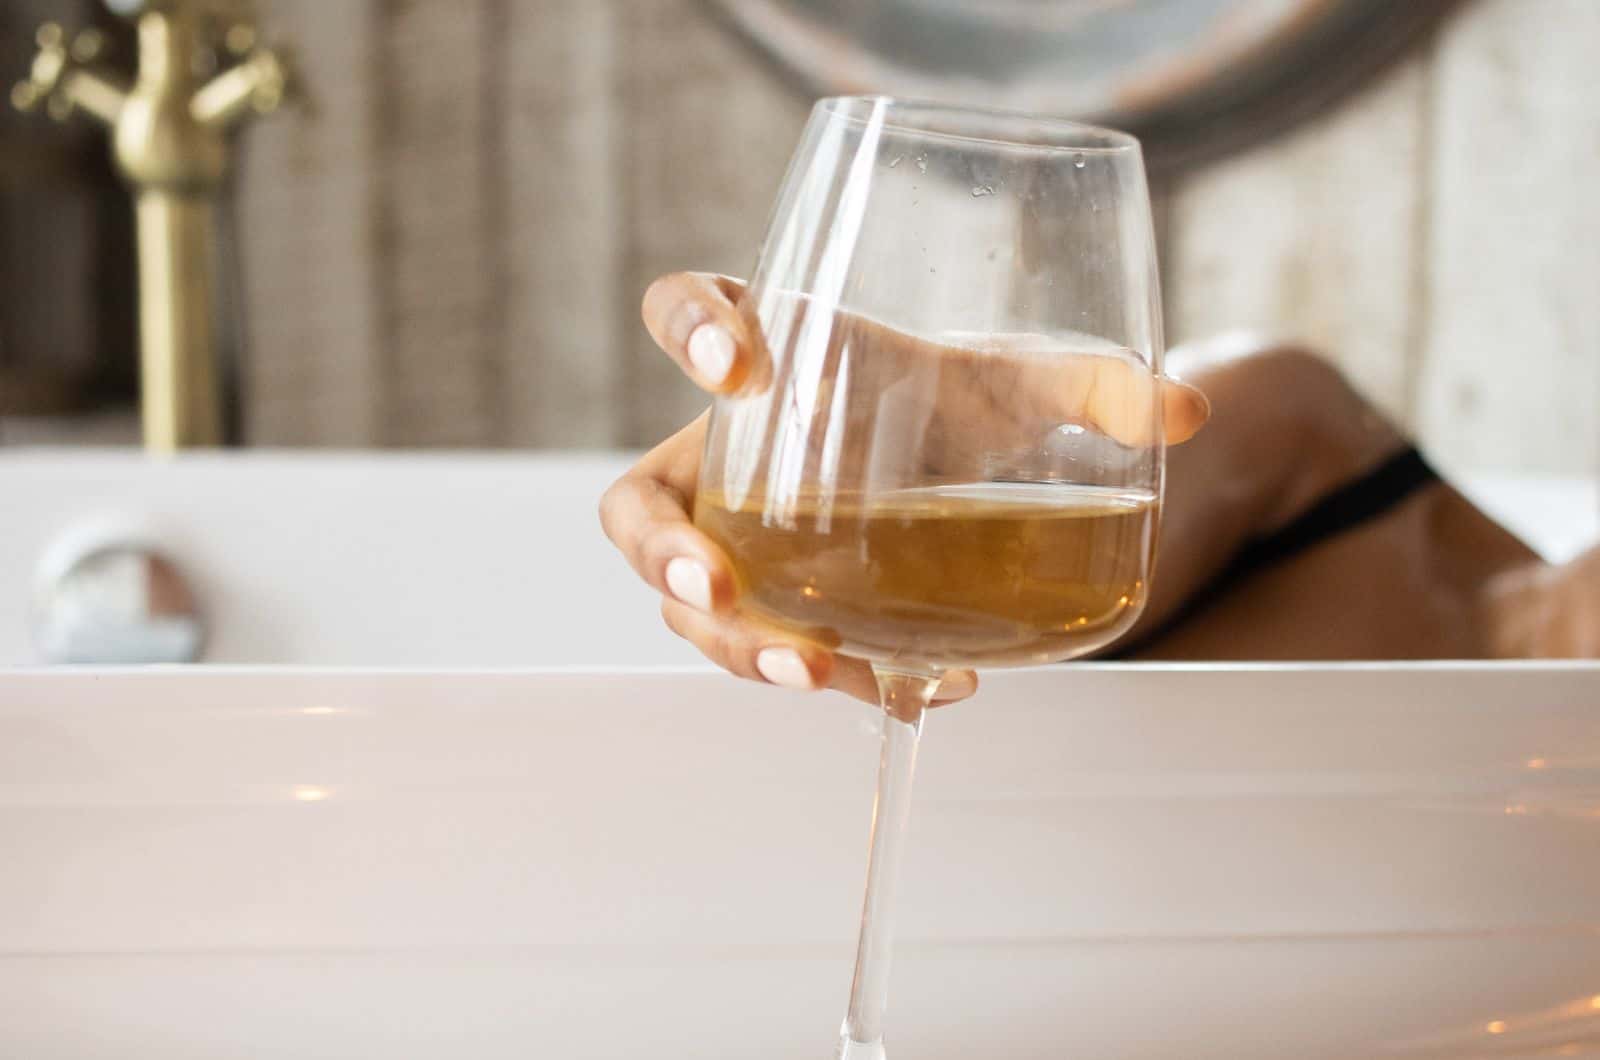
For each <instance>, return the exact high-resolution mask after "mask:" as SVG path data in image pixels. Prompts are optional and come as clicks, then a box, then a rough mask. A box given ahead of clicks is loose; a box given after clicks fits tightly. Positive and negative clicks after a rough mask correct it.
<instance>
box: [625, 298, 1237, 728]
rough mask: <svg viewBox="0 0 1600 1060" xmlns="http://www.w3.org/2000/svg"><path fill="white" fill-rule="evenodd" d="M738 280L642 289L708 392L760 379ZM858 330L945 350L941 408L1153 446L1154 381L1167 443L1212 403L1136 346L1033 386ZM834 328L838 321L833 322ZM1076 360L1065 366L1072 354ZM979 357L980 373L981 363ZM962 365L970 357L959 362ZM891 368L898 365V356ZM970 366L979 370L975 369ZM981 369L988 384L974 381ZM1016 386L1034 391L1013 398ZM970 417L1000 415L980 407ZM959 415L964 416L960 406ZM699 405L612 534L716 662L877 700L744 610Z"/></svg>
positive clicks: (965, 682) (955, 682)
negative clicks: (707, 481) (710, 499)
mask: <svg viewBox="0 0 1600 1060" xmlns="http://www.w3.org/2000/svg"><path fill="white" fill-rule="evenodd" d="M742 292H743V287H742V285H741V284H740V283H739V282H738V281H737V280H732V279H729V278H727V277H723V276H714V275H710V274H706V273H677V274H674V275H671V276H666V277H663V278H662V279H660V280H657V281H656V282H655V283H654V284H652V285H651V286H650V289H649V290H648V291H647V292H646V293H645V297H644V322H645V326H646V328H647V329H648V330H649V332H650V335H651V337H652V338H653V339H654V340H655V341H656V344H657V345H659V346H660V347H661V349H662V350H663V351H664V352H665V353H666V354H667V356H669V357H671V358H672V359H673V360H674V361H675V362H677V364H678V365H679V367H681V368H682V369H683V370H684V372H685V374H687V375H688V376H689V378H690V379H692V380H694V382H695V383H696V384H698V385H699V386H700V387H701V388H702V389H705V390H707V391H710V392H712V393H731V392H733V391H735V390H740V389H745V388H749V387H759V386H761V385H763V381H764V379H765V378H766V376H767V372H768V369H769V365H768V363H767V355H766V350H765V346H764V345H763V343H762V342H761V338H760V335H759V333H758V332H757V330H756V328H755V327H754V325H753V323H752V321H750V320H749V319H748V318H747V317H746V316H745V315H744V314H742V313H741V312H740V309H739V307H738V300H739V297H740V295H741V294H742ZM851 327H852V328H853V329H855V332H856V333H857V334H859V333H860V331H861V330H862V329H870V330H872V331H873V334H872V335H871V336H870V339H871V340H872V348H873V357H874V360H876V361H878V362H879V363H880V364H884V363H887V364H889V365H891V366H892V365H893V363H894V361H896V360H898V359H899V358H917V357H940V358H943V363H944V364H945V365H946V366H947V367H948V368H950V369H952V370H948V371H945V372H942V373H941V380H942V385H943V384H944V383H948V385H951V386H952V387H954V388H955V391H956V392H958V393H959V394H960V395H961V400H960V401H955V400H952V401H950V402H946V401H945V400H944V399H943V398H941V401H940V404H941V406H945V407H947V408H953V409H958V410H959V409H961V408H962V407H963V403H977V405H978V406H984V405H987V406H992V405H993V404H994V403H997V402H1004V403H1005V407H1006V408H1007V409H1012V408H1014V407H1015V408H1016V410H1017V414H1018V415H1019V416H1020V417H1022V418H1024V419H1025V418H1027V417H1028V415H1029V411H1030V410H1029V408H1028V406H1031V405H1035V404H1038V403H1041V402H1043V403H1045V404H1047V405H1048V408H1041V409H1037V410H1034V411H1037V412H1039V413H1040V414H1043V415H1048V416H1049V417H1051V418H1053V419H1054V421H1055V422H1057V423H1060V422H1067V421H1079V422H1083V423H1085V424H1087V425H1090V426H1093V427H1095V428H1096V429H1098V430H1101V431H1103V432H1104V433H1106V434H1108V435H1110V436H1112V437H1114V438H1116V439H1118V440H1119V441H1121V442H1123V443H1125V444H1148V442H1149V439H1150V435H1151V433H1152V426H1153V424H1152V422H1151V420H1152V417H1151V415H1150V410H1153V409H1154V407H1155V405H1154V402H1152V401H1151V400H1150V390H1149V388H1150V387H1152V386H1159V387H1160V396H1161V408H1162V429H1163V430H1162V433H1163V434H1164V436H1165V438H1166V441H1167V442H1168V443H1169V444H1175V443H1177V442H1181V441H1184V440H1186V439H1188V438H1189V437H1191V436H1192V435H1193V434H1194V433H1195V432H1196V431H1198V430H1199V429H1200V427H1201V426H1202V425H1203V424H1204V423H1205V421H1206V418H1207V416H1208V415H1209V413H1210V407H1209V405H1208V404H1207V402H1206V399H1205V397H1204V395H1203V394H1201V393H1200V391H1198V390H1196V389H1195V388H1193V387H1190V386H1187V385H1185V384H1183V383H1179V382H1177V381H1175V380H1171V379H1159V380H1158V379H1156V378H1154V377H1153V376H1151V375H1150V373H1149V372H1148V371H1146V370H1144V368H1143V366H1142V364H1141V363H1139V362H1137V361H1136V360H1133V359H1131V358H1125V357H1115V356H1097V355H1084V356H1082V357H1078V358H1073V359H1071V360H1070V361H1065V362H1064V361H1062V360H1061V359H1060V358H1056V359H1054V360H1052V361H1050V362H1047V363H1049V364H1050V372H1049V381H1050V386H1049V387H1048V388H1041V387H1040V386H1038V385H1037V384H1038V383H1039V381H1040V380H1039V379H1038V378H1036V377H1033V376H1032V375H1030V372H1031V371H1032V369H1030V368H1028V367H1026V366H1025V365H1024V366H1022V367H1019V368H1014V369H1012V371H1011V373H1010V374H1012V375H1015V376H1016V378H1009V377H1008V376H1007V375H1006V373H1005V372H1004V371H1002V372H998V373H997V372H996V368H997V367H1000V368H1004V367H1005V366H1006V365H1009V364H1012V363H1013V362H1010V361H999V362H997V361H995V360H991V359H980V358H979V357H977V356H975V355H974V354H973V353H972V352H971V350H970V349H966V348H962V347H952V346H944V345H941V344H937V343H933V342H930V341H928V340H925V339H919V338H916V337H913V336H910V335H906V334H904V333H901V332H896V331H892V330H890V329H887V328H884V327H883V326H882V325H879V324H876V323H874V322H871V321H864V320H861V319H860V318H855V320H853V321H852V322H851ZM836 330H839V329H836ZM1027 341H1036V340H1030V339H1029V338H1028V337H1026V336H1003V337H990V338H988V339H986V340H985V344H986V345H992V344H995V343H999V344H1003V345H1010V344H1013V343H1016V342H1027ZM1064 364H1065V365H1066V366H1067V367H1066V368H1065V369H1064V368H1063V365H1064ZM980 366H981V371H979V370H978V369H979V368H980ZM963 367H969V368H971V369H973V370H972V371H970V372H963V371H962V370H961V369H962V368H963ZM891 370H892V368H891ZM968 377H970V380H969V381H964V380H968ZM979 381H981V382H982V385H981V386H980V385H970V384H976V383H977V382H979ZM1019 396H1025V397H1026V400H1025V401H1023V402H1022V403H1021V404H1020V405H1017V404H1015V403H1016V402H1017V401H1018V399H1019ZM970 411H971V412H972V414H973V415H974V416H984V417H986V418H987V419H989V420H990V421H992V419H993V417H992V415H991V414H990V413H989V412H988V411H987V409H985V408H980V407H976V406H975V407H974V408H972V409H971V410H970ZM956 415H961V413H960V412H957V413H956ZM705 429H706V416H705V415H702V416H700V417H699V418H697V419H696V420H695V421H694V422H693V423H691V424H689V425H688V426H687V427H685V428H684V429H683V430H681V431H679V432H678V433H677V434H675V435H673V436H672V437H671V438H668V439H667V440H666V441H665V442H663V443H661V444H660V445H659V446H657V447H656V448H655V449H653V450H652V451H651V452H650V453H648V454H647V455H646V456H645V457H644V458H643V459H642V460H640V461H639V463H638V464H637V465H636V466H635V467H634V468H633V469H632V470H631V471H629V472H628V474H626V475H624V476H623V477H622V478H621V479H619V480H617V482H616V483H615V484H613V485H612V487H611V488H610V489H609V490H607V491H606V494H605V496H604V497H603V498H602V500H601V503H600V519H601V524H602V525H603V526H604V528H605V531H606V534H607V536H609V537H610V538H611V540H612V542H613V543H615V544H616V546H617V548H618V549H619V550H620V551H621V552H622V554H623V556H624V557H625V558H626V559H627V561H628V562H629V563H630V564H631V565H632V566H633V568H634V570H635V571H637V572H638V574H639V576H640V577H641V578H643V579H644V580H645V581H646V582H648V583H649V584H650V585H651V586H653V587H654V588H656V589H657V590H658V591H659V592H661V594H662V598H663V599H662V606H661V614H662V618H663V619H664V620H665V621H666V623H667V626H668V627H669V628H670V629H671V630H672V631H673V632H674V633H677V634H678V635H679V636H681V637H683V638H685V639H686V640H688V641H690V642H691V643H692V644H694V645H695V646H696V647H697V648H699V649H700V650H701V651H702V652H703V653H704V654H705V655H706V657H707V658H709V659H710V660H711V661H712V662H715V663H716V664H717V665H719V666H721V667H723V668H724V669H726V670H729V671H730V672H732V673H735V674H737V675H739V676H741V677H747V678H751V679H753V680H764V681H768V682H771V683H773V684H778V685H783V686H785V687H789V688H806V689H820V688H828V687H832V688H837V689H839V690H841V691H844V692H847V693H849V694H850V695H853V696H856V697H857V698H859V699H863V700H866V701H868V702H876V701H877V687H876V683H875V681H874V680H873V677H872V671H871V668H870V667H869V666H868V665H867V663H865V662H864V661H862V660H859V659H853V658H849V657H847V656H842V655H836V654H835V653H833V652H830V651H829V650H828V649H827V648H825V647H824V646H822V645H820V644H817V643H816V642H814V641H810V640H808V639H806V638H804V637H800V636H797V635H795V634H793V633H790V632H788V631H786V630H783V629H780V628H778V627H775V626H772V625H770V624H768V623H765V622H762V621H760V620H758V619H755V618H753V617H751V616H748V615H742V614H739V613H738V612H737V611H736V609H735V605H736V603H737V582H736V579H735V578H734V574H733V568H732V566H731V565H730V563H729V561H728V558H727V556H726V555H724V554H723V552H722V550H721V549H720V548H719V547H718V546H717V545H716V543H715V542H713V541H712V540H711V539H710V538H708V537H707V536H706V535H705V534H703V533H701V532H700V531H699V530H697V529H696V528H695V526H694V524H693V522H692V521H691V513H692V511H693V507H694V493H695V488H696V483H697V481H698V478H699V471H700V455H701V449H702V448H703V446H704V442H705ZM976 688H977V677H976V675H974V674H973V673H972V672H971V671H955V672H952V673H951V674H949V675H948V676H947V677H946V678H945V683H944V685H943V686H941V688H940V690H939V693H938V696H937V697H936V700H935V703H936V705H937V704H939V703H948V702H952V701H954V700H957V699H964V698H965V697H967V696H969V695H971V694H972V693H973V691H975V690H976Z"/></svg>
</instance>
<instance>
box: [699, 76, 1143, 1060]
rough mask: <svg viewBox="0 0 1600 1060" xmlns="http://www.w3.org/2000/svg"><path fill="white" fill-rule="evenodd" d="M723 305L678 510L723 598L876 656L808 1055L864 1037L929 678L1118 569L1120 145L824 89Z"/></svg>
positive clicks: (1139, 220) (879, 1003)
mask: <svg viewBox="0 0 1600 1060" xmlns="http://www.w3.org/2000/svg"><path fill="white" fill-rule="evenodd" d="M740 311H741V313H742V315H743V318H744V321H745V324H746V327H747V329H748V331H749V332H750V334H751V335H752V336H753V337H756V338H757V339H758V340H759V341H758V342H757V345H759V346H761V347H762V353H763V356H762V357H761V358H760V359H759V361H758V364H757V366H756V368H755V369H754V370H753V371H752V372H751V373H750V375H749V377H748V378H747V379H746V380H745V381H744V383H743V384H742V385H741V387H740V388H739V389H738V390H737V391H736V392H735V393H733V394H732V395H729V396H725V397H722V398H720V399H718V401H717V402H716V404H715V407H714V409H713V412H712V416H711V421H710V425H709V429H708V432H707V440H706V450H705V457H704V461H703V464H702V469H701V478H700V482H699V486H698V489H697V496H696V502H695V523H696V525H698V526H699V527H700V528H701V529H702V530H704V531H705V532H706V533H708V534H709V535H710V536H711V537H712V538H713V539H715V540H716V541H717V542H718V543H719V544H720V545H721V546H722V547H723V548H724V549H725V550H726V551H727V554H728V556H729V558H730V559H731V560H732V563H733V566H734V569H735V571H736V573H737V577H738V580H739V586H740V607H741V608H742V609H744V610H746V611H747V612H748V613H751V614H754V615H757V616H760V617H762V618H764V619H766V620H769V621H774V622H777V623H779V624H781V625H783V626H785V627H786V628H788V629H791V630H793V631H796V632H798V633H801V634H803V635H806V636H809V637H812V638H815V639H816V640H818V641H820V642H822V643H825V644H826V645H828V646H829V647H831V648H834V649H837V650H838V651H840V652H843V653H846V654H849V655H854V656H857V657H860V658H865V659H867V660H869V661H870V662H871V664H872V667H873V671H874V673H875V674H876V676H877V682H878V688H879V692H880V695H881V698H882V703H883V707H884V711H885V714H884V724H883V747H882V756H881V759H880V763H879V775H878V795H877V801H876V804H875V808H874V811H873V818H872V838H871V854H870V859H869V867H868V873H867V893H866V901H865V906H864V910H863V913H862V919H861V936H860V948H859V950H858V953H857V957H856V966H855V977H854V981H853V984H852V987H851V992H850V1002H849V1008H848V1011H847V1015H846V1017H845V1021H844V1026H843V1029H842V1032H841V1040H840V1045H839V1053H838V1055H839V1056H840V1057H845V1058H849V1060H861V1058H879V1057H882V1056H884V1051H883V1019H884V1008H885V1001H886V987H887V977H888V970H889V945H890V920H891V911H892V910H891V906H892V900H893V893H894V889H895V876H896V873H897V870H898V867H899V864H900V853H901V848H902V839H903V836H904V833H905V826H906V820H907V813H908V808H909V801H910V795H911V781H912V773H913V769H914V766H915V762H916V753H917V741H918V738H919V735H920V732H921V728H922V718H923V711H924V708H925V707H926V706H927V705H928V704H929V702H930V701H931V699H932V697H933V695H934V693H935V691H936V689H937V688H938V685H939V681H940V675H941V674H942V673H944V672H945V671H947V670H948V669H950V668H953V667H967V666H978V665H1026V664H1030V663H1042V662H1048V661H1053V660H1060V659H1065V658H1069V657H1073V656H1079V655H1083V654H1085V653H1087V652H1090V651H1093V650H1095V649H1097V648H1100V647H1103V646H1105V645H1106V644H1108V643H1110V642H1111V641H1112V640H1113V639H1115V638H1116V637H1117V636H1118V635H1119V634H1120V633H1122V632H1123V631H1125V630H1126V629H1127V628H1128V627H1129V626H1130V625H1131V624H1132V622H1133V621H1134V619H1135V618H1136V617H1137V615H1138V613H1139V611H1140V608H1141V607H1142V606H1143V604H1144V600H1145V597H1146V595H1147V592H1148V583H1149V575H1150V567H1151V558H1152V553H1153V549H1154V543H1155V534H1156V526H1157V521H1158V520H1157V517H1158V512H1159V503H1160V496H1161V486H1162V469H1163V464H1164V460H1163V457H1164V453H1163V447H1162V441H1161V439H1162V434H1161V429H1162V424H1161V402H1160V397H1159V386H1158V381H1159V373H1160V363H1159V359H1160V356H1161V347H1162V340H1161V315H1160V294H1159V290H1158V280H1157V270H1156V256H1155V240H1154V235H1153V231H1152V223H1151V216H1150V204H1149V193H1148V190H1147V188H1146V185H1145V176H1144V167H1143V161H1142V158H1141V155H1140V149H1139V144H1138V141H1136V140H1134V139H1133V138H1132V137H1129V136H1126V135H1124V134H1122V133H1118V132H1113V131H1109V130H1105V129H1097V128H1093V127H1091V126H1086V125H1079V124H1076V123H1071V122H1064V121H1055V120H1050V119H1044V118H1037V117H1030V116H1026V115H1021V114H1011V113H1003V112H996V111H986V110H973V109H966V108H960V107H951V106H941V105H935V104H926V103H916V102H907V101H902V100H896V99H889V98H884V97H858V98H837V99H824V100H822V101H820V102H819V103H817V105H816V107H815V109H814V110H813V111H812V114H811V119H810V122H809V123H808V124H807V126H806V130H805V133H804V136H803V138H802V140H801V143H800V146H799V148H798V150H797V152H796V154H795V157H794V160H793V162H792V163H791V164H790V167H789V172H788V175H787V177H786V178H785V180H784V184H783V189H782V191H781V193H780V195H779V198H778V204H777V208H776V211H775V212H774V215H773V218H772V222H771V227H770V229H769V231H768V234H767V239H766V242H765V245H764V247H763V249H762V252H761V256H760V260H759V262H758V264H757V266H756V269H755V273H754V275H753V276H752V278H751V282H750V284H749V286H748V288H747V292H746V295H745V297H744V299H743V301H742V303H741V306H740Z"/></svg>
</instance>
